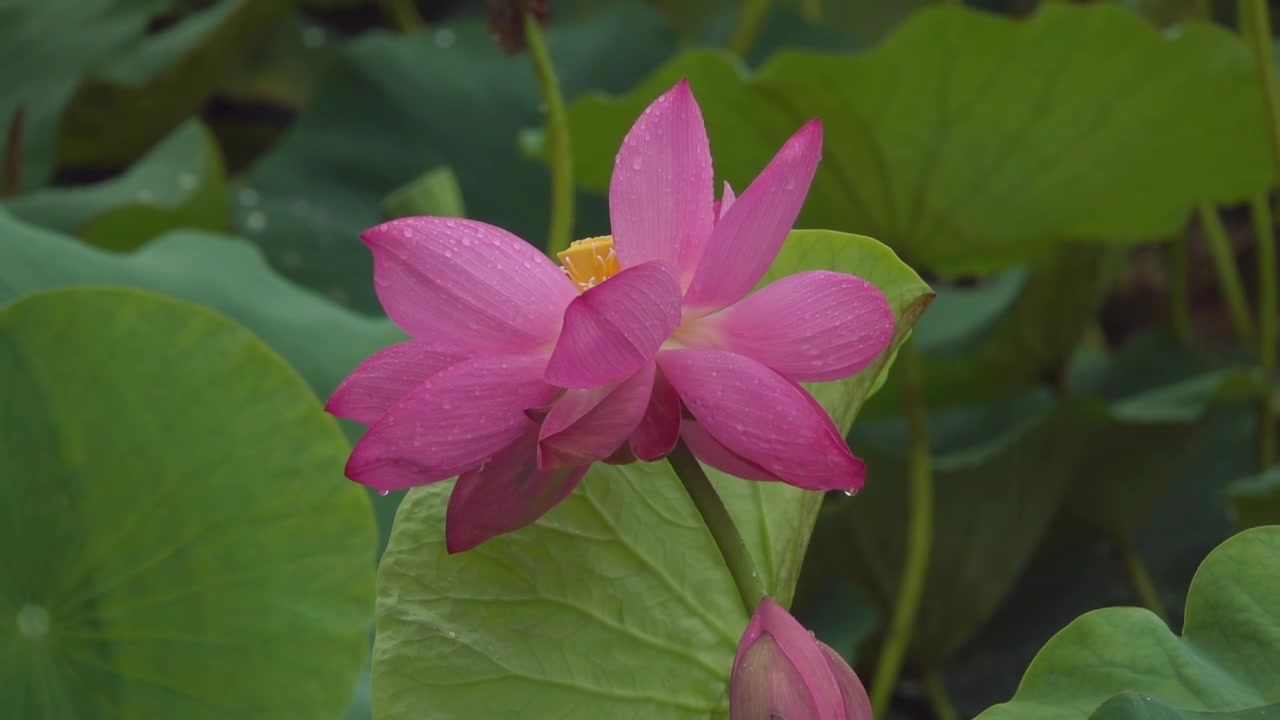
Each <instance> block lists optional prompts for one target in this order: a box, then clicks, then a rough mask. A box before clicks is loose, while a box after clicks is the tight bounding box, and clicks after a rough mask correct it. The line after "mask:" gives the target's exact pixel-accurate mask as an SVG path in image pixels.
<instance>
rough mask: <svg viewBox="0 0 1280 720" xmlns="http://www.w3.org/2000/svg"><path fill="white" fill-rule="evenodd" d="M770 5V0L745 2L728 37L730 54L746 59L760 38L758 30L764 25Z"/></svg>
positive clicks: (749, 0) (748, 0)
mask: <svg viewBox="0 0 1280 720" xmlns="http://www.w3.org/2000/svg"><path fill="white" fill-rule="evenodd" d="M772 4H773V2H772V0H747V4H746V7H744V8H742V15H741V16H740V17H739V18H738V24H737V25H736V26H734V28H733V34H732V35H730V36H729V51H730V52H732V53H733V54H734V55H737V56H738V57H740V58H742V59H743V60H746V59H747V56H748V55H750V54H751V48H752V46H754V45H755V44H756V38H757V37H759V36H760V28H761V27H762V26H763V25H764V19H765V16H766V15H768V14H769V6H770V5H772Z"/></svg>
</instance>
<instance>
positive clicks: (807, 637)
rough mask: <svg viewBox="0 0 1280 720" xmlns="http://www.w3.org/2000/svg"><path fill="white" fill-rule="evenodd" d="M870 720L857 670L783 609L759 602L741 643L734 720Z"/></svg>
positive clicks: (732, 684)
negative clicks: (855, 671) (854, 670)
mask: <svg viewBox="0 0 1280 720" xmlns="http://www.w3.org/2000/svg"><path fill="white" fill-rule="evenodd" d="M779 718H780V719H781V720H871V701H870V700H869V699H868V698H867V691H866V689H865V688H863V687H862V682H861V681H860V680H858V676H857V674H855V673H854V672H853V668H851V667H849V665H848V664H847V663H845V661H844V658H841V657H840V655H839V654H838V653H836V651H835V650H832V649H831V648H830V647H828V646H827V645H825V644H823V643H822V642H820V641H818V640H817V639H815V638H814V637H813V635H812V634H811V633H810V632H809V631H808V630H805V629H804V626H803V625H801V624H800V623H799V622H797V621H796V619H795V618H794V617H792V616H791V614H790V613H788V612H787V611H786V610H783V609H782V606H780V605H778V604H777V603H776V602H774V601H773V600H772V599H770V598H767V597H766V598H764V599H763V600H761V601H760V606H759V607H757V608H756V611H755V614H753V615H752V616H751V622H750V623H749V624H748V625H747V630H746V632H744V633H743V634H742V640H741V641H739V643H738V654H737V656H736V657H735V658H734V659H733V675H732V677H731V678H730V679H729V720H777V719H779Z"/></svg>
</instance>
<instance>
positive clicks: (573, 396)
mask: <svg viewBox="0 0 1280 720" xmlns="http://www.w3.org/2000/svg"><path fill="white" fill-rule="evenodd" d="M655 371H656V368H655V366H654V364H653V363H652V362H651V363H649V364H647V365H645V366H644V367H642V368H640V369H639V370H637V371H636V372H635V373H633V374H632V375H631V376H630V377H628V378H626V379H624V380H622V381H621V382H618V383H616V384H613V385H605V386H601V387H598V388H592V389H590V390H569V391H567V392H565V394H564V395H562V396H561V397H560V399H559V400H557V401H556V404H555V405H553V406H552V407H551V412H549V413H547V417H546V419H545V420H543V421H542V430H541V431H540V433H539V436H538V467H540V468H543V469H549V468H557V467H574V466H577V465H590V464H591V463H593V462H596V461H597V460H604V459H605V458H608V457H610V456H612V455H613V454H614V453H615V452H616V451H617V450H618V448H619V447H621V446H622V445H624V444H625V443H626V442H627V437H628V436H630V435H631V433H632V431H634V430H635V429H636V426H637V425H639V424H640V418H642V417H643V416H644V413H645V410H646V409H647V408H648V407H649V396H650V395H651V394H652V391H653V376H654V373H655Z"/></svg>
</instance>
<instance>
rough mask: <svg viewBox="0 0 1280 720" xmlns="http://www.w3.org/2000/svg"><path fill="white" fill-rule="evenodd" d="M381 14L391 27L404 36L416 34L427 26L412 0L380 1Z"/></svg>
mask: <svg viewBox="0 0 1280 720" xmlns="http://www.w3.org/2000/svg"><path fill="white" fill-rule="evenodd" d="M378 4H379V5H380V6H381V7H382V14H383V15H384V16H385V17H386V18H387V22H388V23H390V24H391V27H393V28H395V29H396V30H397V31H399V32H402V33H404V34H406V35H408V34H409V33H414V32H417V31H419V30H421V29H423V28H425V27H426V26H427V22H426V21H425V20H423V19H422V15H420V14H419V13H418V6H417V5H416V4H415V3H414V0H381V2H379V3H378Z"/></svg>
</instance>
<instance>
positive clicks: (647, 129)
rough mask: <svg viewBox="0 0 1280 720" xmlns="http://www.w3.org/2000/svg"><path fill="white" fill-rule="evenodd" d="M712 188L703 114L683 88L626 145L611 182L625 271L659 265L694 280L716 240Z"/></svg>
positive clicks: (648, 113) (659, 102) (658, 105)
mask: <svg viewBox="0 0 1280 720" xmlns="http://www.w3.org/2000/svg"><path fill="white" fill-rule="evenodd" d="M714 191H715V188H714V183H713V179H712V170H711V146H710V144H709V143H708V142H707V131H706V128H705V127H704V126H703V123H702V111H701V110H700V109H699V108H698V102H697V101H696V100H695V99H694V97H693V93H692V92H691V91H690V90H689V83H688V82H687V81H684V80H681V81H680V83H679V84H677V85H676V86H675V87H673V88H672V89H670V90H668V91H667V92H666V93H664V94H663V95H662V96H660V97H659V98H658V99H656V100H654V101H653V103H652V104H650V105H649V107H648V108H646V109H645V111H644V114H643V115H641V116H640V117H639V119H637V120H636V122H635V125H633V126H632V127H631V130H630V131H629V132H628V133H627V135H626V137H625V138H624V139H623V141H622V147H621V149H619V150H618V156H617V159H616V161H615V163H614V167H613V177H612V179H611V180H610V181H609V222H610V225H611V229H612V232H613V241H614V247H615V248H616V250H617V253H618V259H619V260H620V261H621V263H622V266H623V267H631V266H633V265H638V264H640V263H643V262H648V261H650V260H661V261H663V262H667V263H670V264H672V265H673V266H675V267H676V269H677V273H678V274H677V277H684V278H688V277H691V276H692V273H693V269H694V267H696V264H697V259H698V256H700V255H701V254H702V248H703V246H704V245H705V244H706V242H707V238H709V237H710V236H711V227H712V225H713V224H714V222H715V215H714V214H713V211H712V200H713V198H714Z"/></svg>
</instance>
